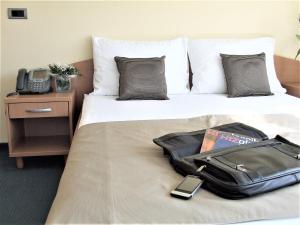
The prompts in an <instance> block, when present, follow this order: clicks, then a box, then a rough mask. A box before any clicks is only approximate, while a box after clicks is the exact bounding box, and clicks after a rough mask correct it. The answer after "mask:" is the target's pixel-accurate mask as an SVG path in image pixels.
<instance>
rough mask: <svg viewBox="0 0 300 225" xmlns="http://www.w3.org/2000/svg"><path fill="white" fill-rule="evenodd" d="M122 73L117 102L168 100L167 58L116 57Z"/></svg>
mask: <svg viewBox="0 0 300 225" xmlns="http://www.w3.org/2000/svg"><path fill="white" fill-rule="evenodd" d="M115 61H116V63H117V68H118V71H119V73H120V80H119V98H117V100H133V99H140V100H150V99H153V100H166V99H168V97H167V85H166V79H165V56H162V57H160V58H125V57H118V56H116V57H115Z"/></svg>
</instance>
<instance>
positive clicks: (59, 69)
mask: <svg viewBox="0 0 300 225" xmlns="http://www.w3.org/2000/svg"><path fill="white" fill-rule="evenodd" d="M49 69H50V72H51V73H52V74H55V75H57V76H60V77H62V78H68V77H69V76H71V75H75V76H77V75H80V72H79V70H78V69H77V68H76V67H75V66H73V65H67V64H59V63H52V64H49Z"/></svg>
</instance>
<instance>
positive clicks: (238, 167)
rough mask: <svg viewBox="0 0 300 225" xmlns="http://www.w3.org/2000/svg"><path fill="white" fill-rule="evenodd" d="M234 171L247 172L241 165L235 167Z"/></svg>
mask: <svg viewBox="0 0 300 225" xmlns="http://www.w3.org/2000/svg"><path fill="white" fill-rule="evenodd" d="M235 169H236V170H239V171H243V172H247V169H246V168H245V167H244V165H243V164H239V165H236V167H235Z"/></svg>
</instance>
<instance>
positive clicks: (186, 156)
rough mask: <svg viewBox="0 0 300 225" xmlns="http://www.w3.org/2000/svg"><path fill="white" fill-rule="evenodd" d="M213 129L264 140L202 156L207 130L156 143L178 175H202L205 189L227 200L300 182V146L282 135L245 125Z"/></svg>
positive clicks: (164, 138)
mask: <svg viewBox="0 0 300 225" xmlns="http://www.w3.org/2000/svg"><path fill="white" fill-rule="evenodd" d="M213 129H216V130H221V131H226V132H232V133H239V134H243V135H248V136H251V137H255V138H257V139H259V140H260V141H259V142H256V143H252V144H247V145H238V146H234V147H230V148H224V149H221V150H220V149H219V150H212V151H210V152H206V153H199V149H200V147H201V144H202V141H203V138H204V134H205V130H200V131H194V132H187V133H172V134H167V135H164V136H162V137H160V138H156V139H154V140H153V141H154V143H156V144H157V145H159V146H161V147H162V148H163V149H164V153H165V154H166V155H168V156H169V159H170V163H171V164H172V166H173V167H174V168H175V170H176V171H177V172H179V173H181V174H182V175H184V176H185V175H189V174H190V175H195V176H199V177H200V178H201V179H204V180H205V182H204V184H203V188H205V189H207V190H209V191H211V192H213V193H215V194H217V195H219V196H221V197H224V198H228V199H240V198H245V197H250V196H253V195H257V194H261V193H265V192H269V191H272V190H275V189H278V188H282V187H285V186H289V185H292V184H296V183H299V182H300V160H299V159H300V146H298V145H296V144H293V143H291V142H289V141H288V140H286V139H284V138H283V137H281V136H276V137H275V138H274V139H268V137H267V135H266V134H264V133H263V132H262V131H260V130H257V129H255V128H253V127H250V126H247V125H245V124H242V123H231V124H226V125H222V126H218V127H214V128H213ZM200 167H202V168H203V169H202V170H201V171H199V168H200Z"/></svg>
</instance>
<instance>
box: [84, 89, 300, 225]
mask: <svg viewBox="0 0 300 225" xmlns="http://www.w3.org/2000/svg"><path fill="white" fill-rule="evenodd" d="M169 98H170V100H168V101H152V100H145V101H142V100H136V101H135V100H132V101H117V100H115V99H116V96H99V95H93V94H89V95H85V98H84V103H83V108H82V115H81V120H80V123H79V127H80V126H83V125H86V124H90V123H98V122H111V121H129V120H152V119H180V118H192V117H197V116H202V115H208V114H245V115H247V114H249V115H253V114H274V113H275V114H276V113H278V114H279V113H295V112H300V99H298V98H296V97H293V96H290V95H287V94H276V95H272V96H257V97H242V98H227V96H226V95H224V94H198V95H196V94H186V95H170V96H169ZM278 204H280V203H278ZM239 224H243V225H271V224H272V225H279V224H291V225H296V224H297V225H298V224H300V218H289V219H280V220H261V221H252V222H246V223H239Z"/></svg>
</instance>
